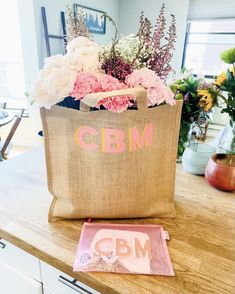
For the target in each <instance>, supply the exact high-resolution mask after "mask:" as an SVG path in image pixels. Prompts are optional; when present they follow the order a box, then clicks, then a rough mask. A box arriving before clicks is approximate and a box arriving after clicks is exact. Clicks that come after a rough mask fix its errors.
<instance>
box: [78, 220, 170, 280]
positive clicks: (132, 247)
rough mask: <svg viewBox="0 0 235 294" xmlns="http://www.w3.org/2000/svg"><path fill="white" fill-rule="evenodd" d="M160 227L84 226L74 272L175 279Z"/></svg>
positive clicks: (165, 237) (166, 234)
mask: <svg viewBox="0 0 235 294" xmlns="http://www.w3.org/2000/svg"><path fill="white" fill-rule="evenodd" d="M166 239H169V236H168V233H167V232H166V231H164V230H163V228H162V226H161V225H135V224H98V223H84V224H83V227H82V232H81V237H80V240H79V244H78V249H77V253H76V258H75V262H74V268H73V270H74V271H83V272H86V271H89V272H114V273H129V274H147V275H162V276H174V270H173V267H172V264H171V260H170V256H169V253H168V249H167V244H166Z"/></svg>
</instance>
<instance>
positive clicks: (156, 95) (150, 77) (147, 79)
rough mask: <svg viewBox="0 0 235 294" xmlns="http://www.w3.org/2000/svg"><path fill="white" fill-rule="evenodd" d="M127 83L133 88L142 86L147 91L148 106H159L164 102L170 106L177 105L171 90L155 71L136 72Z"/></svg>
mask: <svg viewBox="0 0 235 294" xmlns="http://www.w3.org/2000/svg"><path fill="white" fill-rule="evenodd" d="M126 83H127V84H128V85H129V86H131V87H138V86H142V87H144V88H145V89H147V97H148V103H147V104H148V106H154V105H156V104H157V105H159V104H161V103H163V102H166V103H167V104H170V105H173V104H175V100H174V94H173V92H172V91H171V89H170V88H169V87H167V86H166V85H164V83H163V81H162V80H161V79H160V78H159V77H158V76H157V74H156V73H155V72H154V71H152V70H150V69H148V68H141V69H137V70H134V71H133V72H132V73H131V74H130V75H129V76H127V77H126Z"/></svg>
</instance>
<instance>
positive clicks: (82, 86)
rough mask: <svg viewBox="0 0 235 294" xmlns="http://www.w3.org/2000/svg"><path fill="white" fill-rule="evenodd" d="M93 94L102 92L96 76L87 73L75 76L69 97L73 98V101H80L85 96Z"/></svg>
mask: <svg viewBox="0 0 235 294" xmlns="http://www.w3.org/2000/svg"><path fill="white" fill-rule="evenodd" d="M95 92H102V89H101V86H100V83H99V81H98V79H97V77H96V75H94V74H91V73H88V72H81V73H79V74H78V75H77V79H76V82H75V84H74V88H73V91H72V92H71V93H70V96H72V97H74V98H75V100H81V99H82V98H83V97H84V96H85V95H86V94H89V93H95Z"/></svg>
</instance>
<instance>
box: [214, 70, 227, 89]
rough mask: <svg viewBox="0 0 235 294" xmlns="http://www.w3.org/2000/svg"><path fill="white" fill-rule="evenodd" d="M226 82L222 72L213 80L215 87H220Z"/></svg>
mask: <svg viewBox="0 0 235 294" xmlns="http://www.w3.org/2000/svg"><path fill="white" fill-rule="evenodd" d="M225 80H226V73H225V72H222V73H221V74H220V75H219V76H218V77H217V78H216V80H215V84H216V85H217V86H221V85H222V84H223V82H224V81H225Z"/></svg>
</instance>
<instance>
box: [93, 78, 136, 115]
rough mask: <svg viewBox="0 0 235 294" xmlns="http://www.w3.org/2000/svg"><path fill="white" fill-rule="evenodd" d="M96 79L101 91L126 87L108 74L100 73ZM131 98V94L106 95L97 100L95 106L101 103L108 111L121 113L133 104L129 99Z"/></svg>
mask: <svg viewBox="0 0 235 294" xmlns="http://www.w3.org/2000/svg"><path fill="white" fill-rule="evenodd" d="M98 79H99V82H100V85H101V88H102V91H103V92H108V91H114V90H120V89H125V88H127V87H128V86H127V85H125V84H123V83H121V82H120V81H119V80H118V79H116V78H114V77H112V76H110V75H100V76H99V78H98ZM131 99H133V97H132V96H114V97H108V98H104V99H102V100H101V101H99V103H98V104H97V105H96V107H97V108H99V107H100V106H101V105H103V106H104V107H105V108H106V109H108V110H109V111H112V112H116V113H121V112H123V111H125V110H127V108H128V107H129V106H132V105H133V102H131V101H130V100H131Z"/></svg>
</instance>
